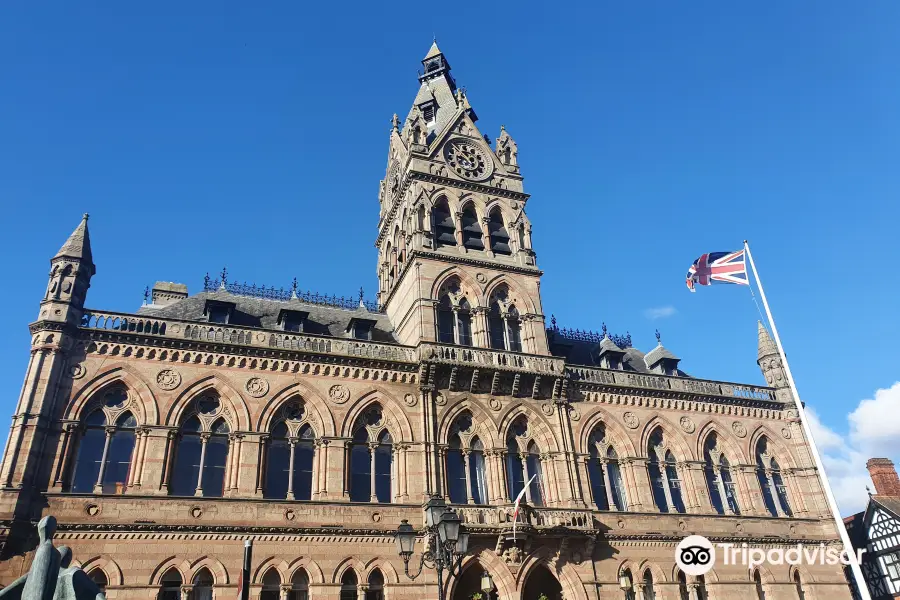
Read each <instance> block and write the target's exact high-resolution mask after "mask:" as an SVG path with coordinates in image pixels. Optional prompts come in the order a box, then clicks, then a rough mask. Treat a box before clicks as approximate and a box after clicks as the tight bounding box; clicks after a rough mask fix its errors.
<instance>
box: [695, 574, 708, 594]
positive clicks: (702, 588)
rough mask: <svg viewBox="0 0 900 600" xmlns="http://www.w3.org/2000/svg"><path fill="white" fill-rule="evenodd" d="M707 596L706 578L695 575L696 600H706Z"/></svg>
mask: <svg viewBox="0 0 900 600" xmlns="http://www.w3.org/2000/svg"><path fill="white" fill-rule="evenodd" d="M708 599H709V594H707V593H706V577H704V576H703V575H697V600H708Z"/></svg>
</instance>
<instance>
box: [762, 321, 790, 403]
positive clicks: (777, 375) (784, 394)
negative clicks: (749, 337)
mask: <svg viewBox="0 0 900 600" xmlns="http://www.w3.org/2000/svg"><path fill="white" fill-rule="evenodd" d="M757 323H758V325H759V327H758V333H759V345H758V349H757V359H756V364H758V365H759V369H760V371H762V374H763V377H765V378H766V385H768V386H769V387H773V388H775V397H776V398H777V399H778V400H781V401H782V402H784V403H786V404H791V405H792V404H794V397H793V394H791V389H790V384H788V380H787V375H786V374H785V372H784V364H782V362H781V355H780V354H779V353H778V347H777V346H776V345H775V342H774V341H773V340H772V337H771V336H770V335H769V332H768V331H767V330H766V327H765V325H763V324H762V321H757Z"/></svg>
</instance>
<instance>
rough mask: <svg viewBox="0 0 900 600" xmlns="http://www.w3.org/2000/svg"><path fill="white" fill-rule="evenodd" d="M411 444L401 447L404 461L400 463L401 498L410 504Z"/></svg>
mask: <svg viewBox="0 0 900 600" xmlns="http://www.w3.org/2000/svg"><path fill="white" fill-rule="evenodd" d="M409 448H410V446H409V444H402V445H401V446H400V451H401V454H402V460H401V463H400V466H401V467H402V468H401V471H402V472H401V474H400V489H401V492H400V496H401V499H402V500H403V502H409Z"/></svg>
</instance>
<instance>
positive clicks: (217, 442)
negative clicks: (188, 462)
mask: <svg viewBox="0 0 900 600" xmlns="http://www.w3.org/2000/svg"><path fill="white" fill-rule="evenodd" d="M227 460H228V438H227V437H224V436H218V435H214V436H210V438H209V441H208V442H206V459H205V460H204V461H203V495H204V496H206V497H208V498H219V497H221V496H222V494H223V492H224V491H225V463H226V461H227Z"/></svg>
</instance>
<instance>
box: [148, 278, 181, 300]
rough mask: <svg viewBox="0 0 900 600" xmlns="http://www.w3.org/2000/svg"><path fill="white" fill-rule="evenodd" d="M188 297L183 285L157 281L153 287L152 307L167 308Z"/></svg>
mask: <svg viewBox="0 0 900 600" xmlns="http://www.w3.org/2000/svg"><path fill="white" fill-rule="evenodd" d="M187 297H188V289H187V286H186V285H184V284H183V283H171V282H169V281H157V282H156V284H155V285H154V286H153V296H152V300H151V302H152V304H153V306H168V305H170V304H174V303H175V302H178V301H179V300H183V299H184V298H187Z"/></svg>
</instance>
